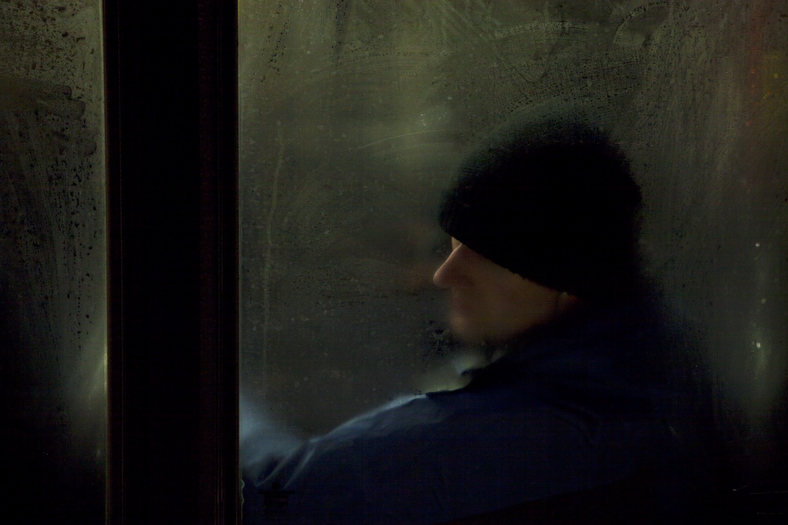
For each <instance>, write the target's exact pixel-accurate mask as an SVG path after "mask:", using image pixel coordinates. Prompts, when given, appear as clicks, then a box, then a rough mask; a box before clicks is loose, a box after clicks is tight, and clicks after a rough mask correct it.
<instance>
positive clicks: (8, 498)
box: [0, 0, 107, 523]
mask: <svg viewBox="0 0 788 525" xmlns="http://www.w3.org/2000/svg"><path fill="white" fill-rule="evenodd" d="M103 159H104V132H103V81H102V38H101V2H98V1H94V0H66V1H64V2H59V3H52V2H43V3H42V2H35V1H29V0H22V1H19V2H3V3H2V4H0V267H2V272H0V312H2V314H0V346H1V347H2V353H3V365H2V367H0V392H2V399H0V404H2V419H3V421H2V428H3V431H2V432H3V433H4V434H5V435H6V437H7V439H8V441H7V442H6V445H4V447H3V455H4V460H3V466H2V471H3V475H4V477H5V478H6V482H5V483H4V484H3V486H5V487H6V489H4V491H5V492H4V498H3V501H4V502H5V504H6V505H5V506H6V508H5V509H4V514H5V515H6V517H5V518H4V520H7V519H12V518H10V516H18V517H19V518H18V519H19V520H20V522H21V523H33V522H38V521H39V520H46V521H47V522H48V523H77V522H79V523H101V522H102V521H103V518H104V478H105V475H104V471H105V452H106V447H105V439H106V425H107V418H106V395H105V351H106V330H105V324H106V308H105V300H106V285H105V259H106V252H105V226H104V216H105V210H104V160H103Z"/></svg>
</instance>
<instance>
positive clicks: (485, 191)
mask: <svg viewBox="0 0 788 525" xmlns="http://www.w3.org/2000/svg"><path fill="white" fill-rule="evenodd" d="M640 201H641V195H640V189H639V187H638V185H637V184H636V183H635V182H634V180H633V179H632V175H631V172H630V167H629V162H628V161H627V159H626V157H625V156H624V155H623V153H622V152H621V151H620V149H619V148H618V146H617V145H616V144H615V143H614V142H612V141H611V139H610V138H609V137H608V135H607V134H606V133H604V132H603V131H602V129H601V128H600V127H599V126H598V125H595V124H593V123H592V122H590V121H589V120H588V119H587V118H584V117H582V116H577V115H575V116H572V117H563V118H547V119H542V120H540V121H538V122H531V123H528V124H526V125H524V126H519V127H517V128H516V129H514V130H512V129H509V130H508V131H507V132H506V133H504V134H500V135H499V136H497V137H496V138H495V139H494V140H493V141H492V142H491V143H490V145H488V146H485V147H482V148H480V149H479V150H477V151H476V152H475V153H474V154H472V155H471V156H470V157H469V158H468V159H466V161H465V162H464V163H463V164H462V166H461V168H460V170H459V178H458V180H457V182H456V184H455V186H454V187H453V189H452V190H450V191H449V192H448V193H447V194H446V195H445V197H444V201H443V205H442V209H441V213H440V224H441V227H442V228H443V229H444V230H445V231H446V232H447V233H448V234H450V235H451V236H452V237H454V238H456V239H457V240H459V241H460V242H462V243H463V244H465V245H467V246H468V247H469V248H471V249H472V250H474V251H476V252H478V253H480V254H481V255H483V256H485V257H486V258H488V259H490V260H492V261H493V262H495V263H497V264H499V265H500V266H503V267H504V268H508V269H509V270H511V271H512V272H515V273H517V274H519V275H521V276H523V277H525V278H527V279H529V280H531V281H534V282H536V283H539V284H541V285H544V286H547V287H549V288H552V289H555V290H559V291H562V292H569V293H571V294H573V295H577V296H579V297H581V298H584V299H589V300H599V301H608V300H617V299H620V298H622V297H625V296H628V295H631V294H633V293H636V288H637V283H638V282H639V277H638V276H639V257H638V250H637V237H638V228H637V220H636V216H637V212H638V210H639V207H640Z"/></svg>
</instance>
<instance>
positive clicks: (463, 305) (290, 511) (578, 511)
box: [242, 113, 700, 524]
mask: <svg viewBox="0 0 788 525" xmlns="http://www.w3.org/2000/svg"><path fill="white" fill-rule="evenodd" d="M640 201H641V195H640V190H639V188H638V186H637V184H636V183H635V182H634V181H633V179H632V175H631V172H630V167H629V163H628V161H627V159H626V158H625V157H624V155H623V154H622V153H621V151H620V150H619V148H618V147H617V145H616V144H614V143H613V142H612V141H611V140H610V139H609V137H608V136H607V135H606V134H605V133H604V132H603V131H602V130H601V128H600V127H599V126H597V125H596V124H594V123H593V122H592V121H591V120H590V119H588V118H587V117H585V116H583V115H582V114H574V113H573V114H570V115H568V116H567V115H564V116H552V117H548V118H545V119H540V120H538V121H532V122H530V123H528V124H526V125H523V126H518V127H516V128H509V130H508V131H507V132H505V133H502V134H499V135H497V136H496V137H495V138H494V139H493V140H492V141H491V142H490V143H489V144H487V145H485V146H483V147H481V148H479V149H478V150H477V151H476V152H475V153H474V154H472V155H471V156H470V157H469V158H468V159H467V160H466V162H465V163H464V164H463V166H462V167H461V169H460V173H459V177H458V180H457V182H456V184H455V185H454V187H453V189H452V190H451V191H450V192H449V193H448V194H447V195H446V196H445V198H444V202H443V206H442V210H441V214H440V224H441V226H442V228H443V229H444V230H445V231H446V232H447V233H448V234H449V235H451V237H452V252H451V254H450V255H449V256H448V258H447V259H446V261H445V262H444V263H443V265H442V266H441V267H440V268H439V269H438V270H437V272H436V273H435V276H434V282H435V284H436V285H438V286H440V287H441V288H446V289H449V290H450V291H451V316H450V323H451V327H452V331H453V333H454V334H455V335H456V336H457V337H458V338H459V339H460V340H461V341H463V342H464V343H467V344H471V345H481V346H483V347H485V348H486V349H487V350H488V352H487V353H488V355H490V356H494V358H493V359H492V360H491V361H492V362H491V363H490V364H489V365H488V366H486V367H485V368H482V369H479V370H474V371H469V372H468V374H469V375H470V376H471V379H470V382H469V383H468V385H467V386H465V387H463V388H461V389H458V390H454V391H449V392H435V393H429V394H426V395H422V396H416V397H413V398H410V399H408V400H406V401H402V402H399V403H396V404H392V405H389V406H386V407H383V408H381V409H378V410H376V411H373V412H371V413H369V414H366V415H362V416H360V417H358V418H356V419H353V420H351V421H349V422H347V423H345V424H344V425H342V426H340V427H338V428H337V429H335V430H334V431H332V432H330V433H329V434H327V435H325V436H322V437H319V438H314V439H311V440H309V441H308V442H306V443H303V444H298V445H296V446H294V447H293V448H292V450H288V451H282V452H281V453H280V454H279V455H277V454H275V453H273V452H272V451H273V449H275V448H276V447H274V446H272V441H271V440H270V439H268V440H267V438H266V436H264V435H262V434H261V435H258V436H257V438H256V443H257V444H250V443H252V442H255V440H251V441H249V442H246V443H244V444H242V446H243V448H244V449H245V450H244V451H243V456H244V458H245V459H244V465H243V467H244V478H245V487H244V498H245V504H244V523H247V524H248V523H259V522H285V523H376V524H377V523H444V522H453V521H456V520H458V521H457V523H508V522H522V521H523V520H527V521H529V522H540V521H542V522H553V523H554V522H584V523H591V522H601V521H607V520H617V521H623V522H626V521H638V522H657V521H667V520H670V521H674V520H676V519H678V518H680V517H682V516H684V515H685V513H686V512H687V499H688V497H690V496H688V495H690V494H692V490H690V489H692V484H693V479H694V477H693V476H694V474H695V473H694V472H693V469H694V467H695V466H696V465H697V464H698V462H697V461H690V459H691V458H693V459H694V458H697V452H698V450H700V449H698V448H697V447H696V444H697V442H698V439H697V436H698V433H697V432H696V430H695V428H694V427H695V425H696V423H697V417H698V414H699V413H698V412H697V411H696V407H697V406H698V405H699V404H698V400H697V398H696V396H694V395H693V394H691V393H690V392H692V391H693V388H692V385H691V384H689V383H686V382H682V381H681V380H679V379H678V377H679V376H680V375H681V374H680V373H677V372H676V366H675V362H674V361H675V359H674V356H673V355H672V354H671V352H673V353H677V352H678V353H680V352H681V351H682V349H681V348H679V349H678V350H677V347H676V344H675V339H673V338H672V336H671V335H670V333H669V331H668V330H666V328H665V326H664V323H663V322H662V321H661V319H660V316H659V315H658V314H657V309H656V308H655V306H654V300H653V297H652V294H651V293H649V292H648V289H647V287H646V286H644V284H643V279H642V277H641V273H640V263H639V255H638V250H637V238H638V228H637V213H638V210H639V207H640ZM693 419H695V421H693ZM280 448H285V447H280ZM463 520H464V521H463Z"/></svg>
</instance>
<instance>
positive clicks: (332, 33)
mask: <svg viewBox="0 0 788 525" xmlns="http://www.w3.org/2000/svg"><path fill="white" fill-rule="evenodd" d="M778 4H779V3H778V2H768V1H766V0H750V1H749V2H746V3H745V2H742V1H733V2H725V3H720V2H718V1H716V0H706V1H693V2H690V1H681V0H677V1H665V2H653V1H645V0H630V1H602V2H587V1H579V0H569V1H567V0H562V1H560V2H554V1H549V0H548V1H544V0H539V1H522V0H517V1H514V0H512V1H495V2H484V1H471V0H468V1H449V0H443V1H433V2H423V1H420V0H410V1H407V0H403V1H398V2H380V1H372V0H348V1H340V2H336V1H327V0H311V1H303V2H282V1H279V2H277V1H256V2H249V1H244V2H241V7H240V31H241V34H240V43H241V44H240V80H239V83H240V85H239V88H240V99H241V115H240V121H241V146H240V166H241V232H242V233H241V237H242V244H241V249H242V265H241V341H242V344H241V359H242V395H243V396H245V397H246V398H248V399H250V400H252V401H253V402H255V403H263V404H264V405H265V406H266V407H267V408H268V409H269V410H272V411H273V412H275V413H276V414H278V416H279V417H280V418H282V419H283V420H284V421H285V422H287V423H289V424H290V425H291V426H293V427H295V428H296V429H299V430H301V431H303V432H304V433H306V434H309V433H315V432H323V431H326V430H327V429H329V428H331V427H332V426H333V425H336V424H337V423H340V422H341V421H342V420H344V419H345V418H347V417H349V416H351V415H353V414H356V413H358V412H360V411H362V410H364V409H368V408H370V407H372V406H374V405H377V404H380V403H382V402H385V401H386V400H388V399H391V398H393V397H395V396H397V395H399V394H407V393H412V392H415V391H419V390H425V389H435V388H443V387H447V386H450V385H451V384H452V381H454V378H453V377H452V373H451V370H450V369H448V368H446V367H444V366H443V365H441V362H442V361H441V360H442V359H443V358H444V357H445V356H447V355H451V353H452V352H453V351H454V349H453V348H451V347H450V345H448V344H447V343H446V341H444V340H443V339H444V338H443V337H442V336H443V333H444V332H443V331H442V330H443V326H444V321H443V317H444V314H443V300H444V297H443V295H442V294H441V293H440V292H439V291H438V290H436V289H435V288H434V287H433V286H432V284H431V275H432V272H433V271H434V270H435V268H436V267H437V266H438V264H439V262H440V260H441V257H442V256H443V255H445V250H446V246H447V244H448V239H447V238H446V237H445V235H443V234H441V232H440V230H439V229H438V228H437V226H436V223H435V216H436V213H435V212H436V208H437V203H438V199H439V196H440V193H441V191H442V189H443V188H445V187H446V186H447V184H448V183H449V181H450V180H451V178H452V176H453V170H454V168H455V167H456V166H457V164H458V162H459V160H460V159H461V158H462V155H463V154H464V153H466V152H467V151H468V150H469V149H470V148H471V147H472V146H473V145H474V144H476V143H477V142H478V141H479V140H480V139H481V138H482V137H483V136H484V135H485V134H488V133H490V132H491V131H493V130H494V129H495V128H496V127H498V126H501V125H504V124H505V123H507V122H508V121H510V120H512V119H517V118H522V116H523V115H525V114H527V113H528V112H529V111H551V110H553V109H555V110H558V109H560V108H562V107H564V106H568V105H574V104H582V105H583V106H585V107H587V108H591V110H592V111H593V112H594V113H596V114H597V115H598V117H599V118H600V119H601V120H602V121H603V122H605V123H606V125H607V126H608V129H609V130H610V132H611V133H612V135H613V136H614V137H615V138H616V139H617V140H619V141H620V143H621V144H622V146H623V148H624V149H625V151H626V152H627V154H628V155H629V156H630V158H631V160H632V164H633V167H634V169H635V171H636V173H637V180H638V181H639V183H640V185H641V187H642V189H643V193H644V196H645V210H644V218H643V239H642V248H643V251H644V253H645V255H646V257H647V260H648V270H649V272H650V274H651V275H652V276H653V277H654V280H655V282H656V283H658V284H659V286H660V287H661V288H662V289H663V290H664V293H665V297H666V301H667V304H668V307H669V308H670V310H671V311H672V312H673V313H674V314H675V316H676V318H677V319H683V320H685V321H686V323H687V326H689V327H690V328H688V329H689V330H690V331H691V332H692V333H691V336H692V337H693V338H697V339H699V340H701V341H702V344H703V347H704V348H705V349H706V352H707V354H708V356H709V363H710V366H711V369H712V372H713V375H714V378H715V384H716V385H717V386H716V388H717V394H718V396H719V402H718V412H719V413H718V416H719V418H720V420H721V421H725V422H726V424H725V425H726V428H727V429H728V430H727V432H729V435H728V436H726V439H730V440H745V441H746V440H747V439H753V438H758V437H759V436H761V437H763V436H769V435H771V433H773V432H775V429H776V425H780V424H781V423H780V420H779V416H778V414H779V413H784V410H785V401H784V396H785V391H786V390H785V387H786V356H787V349H786V340H787V339H786V338H787V337H788V323H787V322H786V311H787V310H788V303H787V301H786V299H787V298H786V291H787V287H786V279H788V275H787V272H788V263H786V259H785V254H786V253H788V232H786V229H787V228H788V175H787V173H788V165H787V164H786V163H787V162H788V148H787V147H786V144H785V136H786V131H787V130H786V122H788V110H787V108H788V87H787V86H788V84H787V83H786V79H787V78H788V67H787V66H788V58H786V48H785V43H786V41H788V39H787V38H786V35H788V14H786V13H787V12H786V10H785V9H784V8H782V7H779V5H778ZM467 359H473V357H472V356H467ZM781 411H782V412H781ZM783 431H784V428H783ZM766 460H768V457H767V458H766Z"/></svg>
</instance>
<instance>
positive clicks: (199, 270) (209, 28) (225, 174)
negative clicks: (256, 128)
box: [103, 0, 239, 524]
mask: <svg viewBox="0 0 788 525" xmlns="http://www.w3.org/2000/svg"><path fill="white" fill-rule="evenodd" d="M103 7H104V50H105V67H106V70H105V81H106V130H107V135H106V137H107V138H106V140H107V212H108V246H109V251H108V254H109V255H108V259H109V261H108V273H109V279H108V287H109V298H108V309H109V335H108V380H109V381H108V383H109V387H108V389H109V392H108V406H109V464H108V478H107V522H108V523H113V524H115V523H118V524H121V523H122V524H133V523H140V524H142V523H145V524H153V523H167V524H174V523H189V524H198V523H236V522H238V521H239V505H238V500H239V481H238V480H239V476H238V466H237V449H238V445H237V443H238V438H237V435H238V431H237V428H238V402H237V399H238V398H237V395H238V330H237V319H238V314H237V310H238V221H237V211H238V206H237V194H238V190H237V180H238V177H237V128H238V126H237V3H236V2H235V1H229V0H197V1H187V0H168V1H166V2H161V1H150V0H106V1H105V2H104V5H103Z"/></svg>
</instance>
